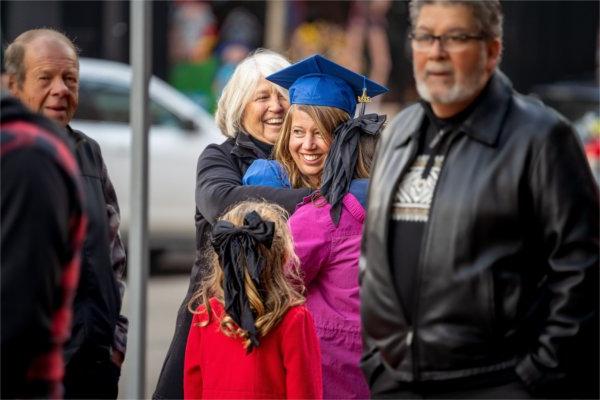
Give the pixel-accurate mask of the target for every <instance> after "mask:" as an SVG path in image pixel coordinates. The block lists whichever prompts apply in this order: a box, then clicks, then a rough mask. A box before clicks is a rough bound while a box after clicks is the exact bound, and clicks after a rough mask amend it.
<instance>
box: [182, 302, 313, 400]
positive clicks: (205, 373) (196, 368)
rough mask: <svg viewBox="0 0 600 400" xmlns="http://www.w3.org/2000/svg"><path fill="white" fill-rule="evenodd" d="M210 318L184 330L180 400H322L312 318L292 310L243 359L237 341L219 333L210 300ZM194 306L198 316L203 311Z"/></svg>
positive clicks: (197, 318) (217, 310)
mask: <svg viewBox="0 0 600 400" xmlns="http://www.w3.org/2000/svg"><path fill="white" fill-rule="evenodd" d="M210 304H211V307H212V310H213V316H212V318H211V321H210V323H209V324H208V325H207V326H206V327H199V326H198V323H199V322H201V321H206V319H207V315H206V314H195V315H194V319H193V321H192V326H191V327H190V334H189V336H188V341H187V347H186V350H185V364H184V376H183V392H184V398H186V399H196V398H198V399H199V398H237V399H243V398H248V399H249V398H273V399H275V398H276V399H283V398H303V399H316V398H322V397H323V385H322V377H321V351H320V349H319V340H318V339H317V336H316V334H315V327H314V322H313V319H312V316H311V315H310V313H309V312H308V310H307V309H306V308H305V307H304V306H297V307H293V308H291V309H289V310H288V312H287V313H286V314H285V316H284V317H283V319H282V321H281V322H280V323H279V325H277V327H275V328H274V329H273V330H272V331H271V332H269V333H268V334H267V336H265V337H263V338H260V339H259V340H260V345H259V346H258V347H257V348H255V349H254V350H252V352H251V353H250V354H246V350H245V349H244V347H243V345H242V341H241V339H239V338H231V337H228V336H225V334H223V332H221V330H220V329H219V320H220V317H221V315H222V314H223V305H222V304H221V303H220V302H219V301H217V300H216V299H214V298H213V299H211V303H210ZM203 310H204V306H200V307H199V308H198V311H203Z"/></svg>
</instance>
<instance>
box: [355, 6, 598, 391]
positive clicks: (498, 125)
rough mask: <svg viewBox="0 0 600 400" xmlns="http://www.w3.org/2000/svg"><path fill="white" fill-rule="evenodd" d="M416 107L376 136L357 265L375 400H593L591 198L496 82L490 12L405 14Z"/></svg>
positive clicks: (563, 157) (497, 12) (538, 109)
mask: <svg viewBox="0 0 600 400" xmlns="http://www.w3.org/2000/svg"><path fill="white" fill-rule="evenodd" d="M410 16H411V24H412V33H411V35H410V40H411V44H412V55H413V68H414V77H415V81H416V85H417V90H418V93H419V95H420V96H421V99H422V100H421V101H420V102H419V103H418V104H415V105H413V106H410V107H408V108H407V109H405V110H403V111H402V112H401V113H400V114H399V115H398V116H397V117H396V118H395V119H394V120H393V121H392V122H391V123H390V125H389V126H388V128H387V129H386V132H384V134H383V137H382V139H381V143H380V146H379V152H378V155H377V159H376V162H375V166H374V168H373V171H372V175H371V184H370V185H371V186H370V193H369V202H368V214H367V215H368V218H367V222H366V225H365V232H364V238H363V251H362V256H361V264H360V267H361V271H360V278H361V302H362V303H361V313H362V328H363V336H364V354H363V358H362V360H361V366H362V368H363V371H364V373H365V377H366V379H367V381H368V383H369V386H370V388H371V392H372V395H373V396H374V397H391V398H403V397H405V398H415V397H416V398H435V397H438V398H494V397H496V398H531V397H536V396H553V397H554V396H559V397H561V396H562V397H564V396H569V397H593V396H595V397H597V396H598V385H597V379H598V290H597V284H598V270H599V253H600V249H599V244H598V243H599V240H598V220H599V212H598V211H599V202H598V188H597V186H596V184H595V183H594V180H593V177H592V174H591V171H590V169H589V166H588V164H587V162H586V160H585V157H584V154H583V152H582V150H581V146H580V144H579V142H578V140H577V138H576V134H575V133H574V130H573V128H572V126H571V125H570V124H569V122H567V121H566V120H565V119H564V118H563V117H561V116H560V115H558V114H557V113H556V112H554V111H553V110H551V109H549V108H547V107H545V106H544V105H543V104H542V103H540V102H539V101H537V100H534V99H531V98H528V97H526V96H522V95H520V94H518V93H516V92H515V91H514V90H513V89H512V86H511V83H510V81H509V80H508V78H507V77H506V76H505V75H504V74H502V72H500V71H499V70H498V69H497V65H498V63H499V61H500V56H501V53H502V19H503V16H502V10H501V7H500V3H499V1H497V0H494V1H447V0H445V1H435V0H433V1H432V0H416V1H413V2H412V3H411V5H410Z"/></svg>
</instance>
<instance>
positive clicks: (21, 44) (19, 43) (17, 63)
mask: <svg viewBox="0 0 600 400" xmlns="http://www.w3.org/2000/svg"><path fill="white" fill-rule="evenodd" d="M41 36H46V37H48V38H52V39H56V40H58V41H60V42H63V43H64V44H66V45H67V46H69V47H70V48H71V49H73V52H74V53H75V57H77V61H78V62H79V49H78V48H77V47H76V46H75V44H73V41H72V40H71V39H69V38H68V37H67V36H66V35H65V34H64V33H61V32H59V31H57V30H55V29H51V28H40V29H30V30H28V31H25V32H23V33H21V34H20V35H19V36H17V38H16V39H15V40H13V42H12V43H11V44H9V45H8V47H7V48H6V51H5V53H4V67H5V68H6V73H7V74H8V75H9V76H15V77H16V78H17V84H18V85H19V86H22V85H23V82H24V81H25V62H24V61H25V49H26V47H27V45H28V44H29V43H31V42H32V41H33V40H34V39H37V38H38V37H41Z"/></svg>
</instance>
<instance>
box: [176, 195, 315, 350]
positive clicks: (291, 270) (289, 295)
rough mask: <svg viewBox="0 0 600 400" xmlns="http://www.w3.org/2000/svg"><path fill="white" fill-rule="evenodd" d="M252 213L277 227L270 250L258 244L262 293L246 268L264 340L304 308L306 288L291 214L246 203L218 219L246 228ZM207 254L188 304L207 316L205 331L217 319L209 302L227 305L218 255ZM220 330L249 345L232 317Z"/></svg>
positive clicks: (250, 297)
mask: <svg viewBox="0 0 600 400" xmlns="http://www.w3.org/2000/svg"><path fill="white" fill-rule="evenodd" d="M251 211H256V212H257V213H258V214H259V215H260V217H261V218H262V219H264V220H266V221H271V222H274V223H275V234H274V236H273V243H272V245H271V248H270V249H268V248H266V247H265V246H264V245H262V244H258V246H259V253H260V255H261V256H262V257H263V258H264V260H265V264H264V267H263V269H262V272H261V277H260V280H261V285H262V289H261V290H259V288H257V287H256V285H255V284H254V282H253V281H252V279H251V277H250V274H249V273H248V271H247V268H244V270H245V276H244V285H245V289H246V295H247V296H248V303H249V304H250V307H251V309H252V311H253V313H254V316H255V321H256V330H257V332H258V335H259V337H264V336H265V335H267V333H269V332H270V331H271V330H272V329H273V328H275V327H276V326H277V324H278V323H279V322H280V321H281V319H282V318H283V316H284V315H285V313H286V312H287V310H288V309H289V308H290V307H294V306H297V305H301V304H304V302H305V298H304V296H303V294H302V293H304V285H303V281H302V278H301V275H300V268H299V267H300V261H299V260H298V257H297V256H296V253H295V252H294V244H293V241H292V236H291V233H290V231H289V228H288V226H287V218H288V213H287V211H285V210H284V209H283V208H282V207H280V206H278V205H276V204H272V203H267V202H266V201H244V202H241V203H238V204H236V205H233V206H232V207H231V208H230V209H229V210H228V211H226V212H225V213H224V214H223V216H222V217H220V218H219V219H220V220H224V221H228V222H230V223H232V224H233V225H235V226H238V227H239V226H242V225H243V224H244V217H245V216H246V215H247V214H248V213H249V212H251ZM206 253H207V254H206V259H207V260H208V270H207V273H206V274H205V277H204V279H203V280H202V282H201V284H200V288H199V289H198V290H197V291H196V292H195V293H194V295H193V296H192V298H191V299H190V302H189V303H188V309H189V310H190V311H191V312H192V313H194V314H199V313H206V314H207V316H208V318H207V320H205V321H203V322H201V323H200V324H199V326H202V327H203V326H207V325H208V324H209V323H210V321H211V317H212V316H214V315H215V314H214V313H212V309H211V306H210V299H211V298H213V297H214V298H216V299H217V300H218V301H219V302H221V304H223V303H224V291H223V287H224V273H223V268H222V266H221V265H220V263H219V257H218V254H217V253H216V252H215V251H214V250H213V249H212V247H210V246H209V248H208V249H207V250H206ZM240 260H244V257H240ZM241 262H244V261H241ZM244 267H245V266H244ZM198 304H201V305H204V309H202V308H200V309H199V310H196V307H197V305H198ZM220 329H221V331H222V332H223V333H224V334H225V335H227V336H229V337H239V338H241V339H242V341H243V344H244V348H248V346H249V345H250V339H249V336H248V332H247V331H245V330H244V329H242V328H240V327H239V326H238V325H237V324H236V323H235V322H234V321H233V319H232V318H231V317H230V316H229V315H227V314H223V316H222V317H221V320H220Z"/></svg>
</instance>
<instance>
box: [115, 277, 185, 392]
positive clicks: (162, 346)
mask: <svg viewBox="0 0 600 400" xmlns="http://www.w3.org/2000/svg"><path fill="white" fill-rule="evenodd" d="M188 283H189V274H187V273H180V274H177V275H158V276H152V277H151V278H150V280H149V282H148V300H147V301H148V303H147V304H148V308H147V310H148V311H147V318H148V319H147V337H146V343H147V349H146V391H145V392H146V393H145V397H146V398H151V397H152V393H154V389H155V387H156V382H157V381H158V375H159V373H160V369H161V367H162V364H163V361H164V359H165V355H166V353H167V350H168V348H169V345H170V344H171V339H172V337H173V331H174V330H175V319H176V317H177V310H178V309H179V306H180V304H181V301H182V300H183V297H184V296H185V293H186V291H187V288H188ZM123 310H124V311H125V315H128V314H129V311H128V304H127V292H126V294H125V299H124V303H123ZM127 360H128V357H127V356H126V357H125V362H124V364H123V368H122V370H121V380H120V381H119V397H118V398H119V399H127V398H129V396H128V394H127V390H128V389H127V382H128V379H129V377H128V368H127V362H128V361H127Z"/></svg>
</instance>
